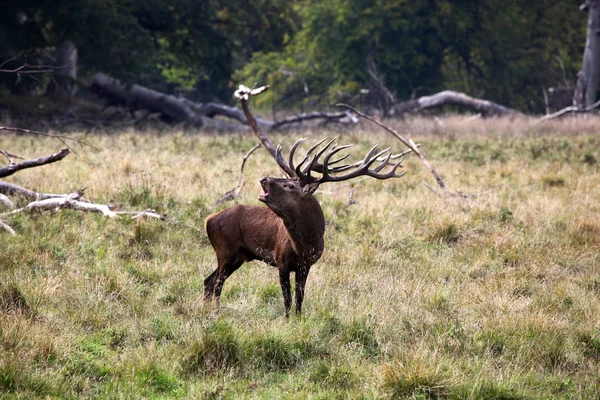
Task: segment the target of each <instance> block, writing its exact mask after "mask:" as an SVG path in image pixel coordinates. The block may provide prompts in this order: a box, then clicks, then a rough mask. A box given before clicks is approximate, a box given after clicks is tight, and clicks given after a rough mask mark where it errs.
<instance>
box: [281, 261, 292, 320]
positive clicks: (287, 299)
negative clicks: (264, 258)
mask: <svg viewBox="0 0 600 400" xmlns="http://www.w3.org/2000/svg"><path fill="white" fill-rule="evenodd" d="M279 283H280V284H281V291H282V292H283V305H284V307H285V317H286V318H289V317H290V308H291V307H292V292H291V289H290V271H289V270H288V269H287V268H285V269H284V268H280V269H279Z"/></svg>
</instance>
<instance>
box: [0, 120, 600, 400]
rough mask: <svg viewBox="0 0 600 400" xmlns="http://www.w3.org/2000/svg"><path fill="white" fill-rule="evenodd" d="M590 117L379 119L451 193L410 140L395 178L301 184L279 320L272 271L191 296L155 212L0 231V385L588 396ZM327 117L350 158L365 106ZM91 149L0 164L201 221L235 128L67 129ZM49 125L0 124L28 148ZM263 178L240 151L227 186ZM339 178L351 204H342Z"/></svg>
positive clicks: (201, 392)
mask: <svg viewBox="0 0 600 400" xmlns="http://www.w3.org/2000/svg"><path fill="white" fill-rule="evenodd" d="M595 122H598V121H597V118H596V117H591V118H587V119H572V120H571V119H565V120H558V121H552V122H548V123H543V124H537V125H534V124H533V121H532V120H528V119H522V118H515V119H490V120H481V119H472V118H468V117H460V116H452V117H447V118H444V119H440V120H432V119H427V118H411V119H407V120H404V121H395V122H392V125H393V126H394V127H396V128H397V129H398V130H399V131H401V132H402V133H403V134H405V135H407V136H409V137H412V138H413V139H414V140H415V141H417V142H420V143H421V144H422V147H421V148H422V150H423V152H424V153H425V155H426V156H427V157H428V159H429V160H430V162H431V163H432V164H433V165H434V166H435V167H436V169H437V170H438V171H439V172H440V174H441V175H442V177H443V178H444V180H445V181H446V183H447V184H448V186H449V187H450V189H451V190H454V191H462V192H466V193H470V194H473V195H474V196H473V197H472V198H471V199H470V200H465V199H462V198H460V197H449V198H440V197H437V196H435V195H434V194H433V193H432V192H431V191H430V190H429V189H428V188H426V187H425V186H424V185H423V184H422V182H423V181H426V182H428V183H429V184H431V185H432V186H433V185H434V184H435V182H434V181H433V179H432V177H431V175H430V174H429V173H428V171H427V170H426V169H425V168H424V167H423V166H422V164H421V163H420V162H419V161H418V159H417V158H416V157H414V156H408V157H407V160H406V162H405V166H406V169H407V171H408V173H407V175H406V176H405V177H404V178H402V179H400V180H394V181H385V182H380V181H375V180H369V179H362V180H361V179H358V180H356V181H355V182H351V183H342V184H328V185H323V186H322V188H321V189H320V190H319V191H318V192H317V197H318V199H319V200H320V201H321V204H322V206H323V209H324V212H325V215H326V219H327V223H328V224H327V231H326V236H325V240H326V251H325V253H324V255H323V257H322V259H321V260H320V261H319V263H318V264H316V265H315V267H314V268H313V270H312V271H311V274H310V276H309V280H308V285H307V297H306V302H305V311H304V312H305V315H304V318H302V319H297V318H292V320H291V321H290V322H287V321H285V319H284V318H283V317H282V315H283V305H282V299H281V294H280V289H279V284H278V279H277V276H276V275H277V274H275V273H274V271H273V269H271V268H269V267H266V266H264V265H262V264H260V263H251V264H247V265H245V266H243V267H242V268H241V269H240V270H239V271H237V272H236V273H235V274H234V275H233V276H232V277H231V278H230V279H229V280H228V281H227V283H226V284H225V288H224V292H223V298H222V308H221V310H220V312H218V313H217V312H215V310H213V309H211V308H206V307H205V306H204V305H203V304H202V291H203V279H204V277H205V276H207V275H208V274H209V273H210V272H211V271H212V270H213V269H214V268H215V260H214V254H213V252H212V249H211V248H210V245H209V243H208V241H207V239H206V236H205V235H204V234H203V233H201V232H200V233H198V232H197V231H195V230H193V229H188V228H186V227H182V226H176V225H168V224H165V223H164V222H161V221H153V220H145V221H132V220H129V219H127V218H121V219H116V220H115V219H107V218H104V217H102V216H99V215H93V214H82V213H78V212H74V211H68V210H67V211H61V212H54V213H44V214H37V213H35V214H22V215H19V216H16V217H14V218H11V219H10V220H8V222H10V223H11V224H12V226H13V227H14V228H15V230H16V231H17V232H18V233H19V234H18V236H16V237H12V236H9V235H8V234H7V233H4V232H0V393H2V396H6V397H9V398H10V397H14V398H19V397H25V398H30V397H40V398H41V397H57V398H67V397H100V398H121V397H125V398H161V397H162V398H176V397H180V398H238V397H248V398H305V397H315V398H360V397H363V398H381V397H390V398H486V399H488V398H498V399H500V398H503V399H507V398H594V397H598V396H599V394H600V387H599V383H600V382H599V381H598V376H599V375H598V372H599V371H598V360H600V322H599V319H598V315H600V314H599V312H600V309H599V306H598V304H600V303H599V302H598V300H599V297H600V255H599V252H598V250H599V248H600V217H599V215H600V214H599V211H600V190H599V184H600V173H599V172H600V170H599V164H598V160H600V150H599V146H598V145H599V144H600V137H599V136H598V129H596V128H595ZM332 134H340V136H341V138H340V141H342V142H344V143H354V144H355V146H354V147H353V148H352V153H353V155H354V156H355V157H356V158H358V157H360V155H363V154H364V153H365V152H366V151H367V150H368V148H369V147H370V146H372V145H373V144H374V143H376V142H379V143H381V144H382V145H392V146H393V147H394V148H395V149H400V145H399V143H397V142H395V141H394V139H393V138H391V137H390V136H388V135H386V134H385V133H384V132H380V131H376V130H374V129H373V128H371V127H369V126H368V125H361V127H359V128H357V129H352V130H349V131H341V130H340V129H339V128H332V130H331V131H330V130H316V129H313V130H310V131H300V130H298V131H293V132H291V134H289V135H284V134H277V135H274V136H273V137H272V140H273V141H274V142H281V143H283V144H284V146H287V147H289V145H290V144H291V143H293V141H294V140H295V138H296V137H297V136H299V135H303V136H306V135H308V136H309V141H310V140H316V139H318V138H320V137H321V136H323V135H332ZM80 137H81V138H82V139H84V140H86V141H87V142H90V143H91V144H93V145H95V146H96V147H98V148H99V149H100V150H99V151H98V152H94V151H90V150H83V149H82V151H81V157H72V156H69V157H68V158H67V159H65V160H63V161H62V162H60V163H57V164H53V165H48V166H45V167H43V168H36V169H33V170H28V171H22V172H20V173H18V174H15V175H13V176H12V177H10V178H9V180H10V181H11V182H15V183H18V184H21V185H23V186H27V187H30V188H35V189H38V190H43V191H46V192H70V191H72V190H75V189H77V188H79V187H82V186H87V189H86V196H87V197H88V198H90V199H92V200H95V201H99V202H105V203H111V204H114V205H115V207H121V208H126V209H145V208H154V209H156V210H157V211H158V212H160V213H166V214H167V215H168V216H169V217H172V218H175V219H178V220H181V221H184V222H185V223H186V224H188V225H192V226H196V227H199V228H202V226H203V220H204V218H205V217H206V216H207V215H208V214H209V213H211V212H214V211H215V210H217V209H220V208H223V207H225V206H228V205H231V204H233V203H229V204H226V205H224V206H219V207H215V206H214V203H215V201H216V200H217V199H218V198H219V197H220V196H221V195H222V194H223V193H225V192H226V191H227V190H229V189H231V188H233V187H234V186H236V185H237V182H238V170H239V163H240V162H241V159H242V157H243V155H244V153H245V152H246V151H247V150H248V149H250V148H251V147H252V146H253V145H254V143H255V139H254V138H253V137H251V136H240V135H237V134H225V135H216V134H215V135H202V134H198V133H194V132H186V133H181V132H169V133H153V132H133V131H128V132H119V133H116V134H111V135H104V134H86V135H84V134H81V135H80ZM58 147H59V146H58V144H57V143H55V142H52V141H49V140H45V139H40V138H32V137H27V136H19V135H3V136H0V149H6V150H9V151H11V152H13V153H16V154H19V155H23V156H27V157H34V156H38V155H41V154H46V153H49V152H50V151H53V150H55V149H57V148H58ZM263 175H280V172H279V171H278V169H277V166H276V164H275V163H274V162H273V161H272V160H271V159H269V157H268V155H267V154H266V153H265V152H263V151H257V152H256V153H255V154H254V155H253V156H252V157H251V158H250V159H249V161H248V163H247V165H246V170H245V179H246V181H247V184H246V186H245V187H244V189H243V190H242V192H241V194H242V197H241V198H240V199H239V200H238V202H243V203H247V204H259V202H258V201H257V200H256V195H257V194H258V191H259V186H258V184H257V181H258V179H259V178H260V177H261V176H263ZM353 189H354V199H355V200H356V202H357V204H354V205H348V198H349V195H350V192H351V191H352V190H353Z"/></svg>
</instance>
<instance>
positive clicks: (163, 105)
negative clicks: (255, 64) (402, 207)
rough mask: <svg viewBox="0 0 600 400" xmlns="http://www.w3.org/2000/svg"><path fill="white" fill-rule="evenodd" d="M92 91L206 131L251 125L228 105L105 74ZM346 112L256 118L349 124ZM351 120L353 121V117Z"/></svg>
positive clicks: (93, 82)
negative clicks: (187, 97) (218, 117)
mask: <svg viewBox="0 0 600 400" xmlns="http://www.w3.org/2000/svg"><path fill="white" fill-rule="evenodd" d="M88 86H89V88H90V90H91V91H92V92H94V93H96V95H98V96H100V97H103V98H106V99H108V101H109V102H110V103H109V104H110V105H123V106H126V107H127V108H129V109H130V110H138V109H146V110H149V111H150V112H157V113H160V114H161V115H163V116H165V117H167V118H168V119H170V120H174V121H178V122H179V121H182V122H186V123H189V124H192V125H195V126H199V127H203V128H214V129H217V130H221V131H244V130H247V129H248V125H247V124H248V122H247V119H246V117H245V113H244V112H243V110H240V109H239V108H238V107H232V106H228V105H225V104H219V103H214V102H208V103H196V102H194V101H192V100H189V99H186V98H184V97H176V96H173V95H169V94H166V93H161V92H158V91H156V90H152V89H150V88H147V87H144V86H141V85H126V84H124V83H122V82H121V81H119V80H118V79H115V78H113V77H110V76H108V75H106V74H103V73H98V74H96V75H94V77H93V78H92V79H91V81H90V83H89V85H88ZM216 116H224V117H227V118H231V119H232V120H235V121H237V122H236V123H233V122H231V121H226V120H222V119H217V118H215V117H216ZM345 117H348V115H347V114H346V115H344V114H343V113H337V114H336V113H325V112H315V113H306V114H299V115H295V116H292V117H289V118H285V119H283V120H281V121H271V120H268V119H264V118H260V117H256V118H255V121H257V123H258V124H260V125H262V126H264V127H266V128H269V129H271V130H274V129H279V128H281V127H283V126H286V125H289V124H293V123H298V122H301V121H306V120H316V119H325V120H326V121H329V122H344V121H346V119H345ZM349 119H350V120H351V121H352V119H351V118H349Z"/></svg>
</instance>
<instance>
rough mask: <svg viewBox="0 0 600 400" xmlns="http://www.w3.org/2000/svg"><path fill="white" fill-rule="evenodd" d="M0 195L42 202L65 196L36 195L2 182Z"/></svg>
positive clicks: (0, 182)
mask: <svg viewBox="0 0 600 400" xmlns="http://www.w3.org/2000/svg"><path fill="white" fill-rule="evenodd" d="M0 194H5V195H9V196H19V197H24V198H26V199H29V200H44V199H53V198H57V197H66V196H67V195H65V194H51V193H38V192H34V191H31V190H29V189H25V188H24V187H22V186H19V185H15V184H14V183H8V182H3V181H0Z"/></svg>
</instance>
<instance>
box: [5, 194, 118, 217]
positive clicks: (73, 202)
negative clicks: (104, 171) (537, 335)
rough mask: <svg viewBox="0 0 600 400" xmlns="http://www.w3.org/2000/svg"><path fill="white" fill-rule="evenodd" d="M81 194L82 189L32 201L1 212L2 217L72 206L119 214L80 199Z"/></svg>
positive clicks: (106, 214)
mask: <svg viewBox="0 0 600 400" xmlns="http://www.w3.org/2000/svg"><path fill="white" fill-rule="evenodd" d="M81 196H82V191H77V192H74V193H71V194H69V195H66V196H64V197H55V198H50V199H45V200H37V201H32V202H31V203H29V204H27V205H26V206H25V207H22V208H19V209H16V210H13V211H10V212H7V213H4V214H0V218H1V217H9V216H12V215H15V214H19V213H21V212H23V211H46V210H54V209H63V208H70V209H73V210H78V211H88V212H99V213H102V214H103V215H104V216H106V217H111V218H114V217H116V216H117V214H115V213H114V212H113V211H111V210H110V208H109V207H108V206H107V205H104V204H94V203H88V202H85V201H80V200H79V199H80V198H81Z"/></svg>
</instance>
